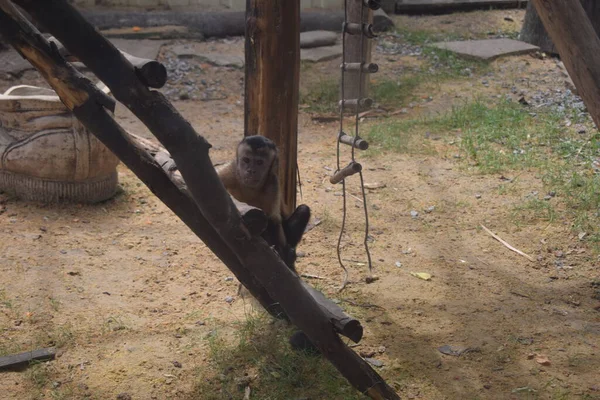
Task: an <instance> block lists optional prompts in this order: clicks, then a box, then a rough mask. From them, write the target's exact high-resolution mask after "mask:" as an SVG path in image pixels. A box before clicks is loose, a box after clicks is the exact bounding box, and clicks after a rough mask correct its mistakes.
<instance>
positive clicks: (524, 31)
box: [520, 0, 600, 54]
mask: <svg viewBox="0 0 600 400" xmlns="http://www.w3.org/2000/svg"><path fill="white" fill-rule="evenodd" d="M580 2H581V6H582V7H583V9H584V10H585V12H586V14H587V16H588V18H589V20H590V22H591V23H592V26H593V27H594V30H595V31H596V35H598V36H600V2H598V1H596V0H580ZM520 39H521V40H522V41H524V42H527V43H530V44H533V45H536V46H538V47H539V48H540V49H541V50H542V51H545V52H546V53H550V54H558V50H557V49H556V47H555V46H554V43H552V39H550V36H548V32H546V29H545V28H544V24H543V23H542V21H541V20H540V17H539V15H538V14H537V11H536V10H535V6H534V5H533V3H532V2H529V4H527V12H526V13H525V20H524V21H523V27H522V28H521V35H520Z"/></svg>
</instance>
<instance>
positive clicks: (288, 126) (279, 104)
mask: <svg viewBox="0 0 600 400" xmlns="http://www.w3.org/2000/svg"><path fill="white" fill-rule="evenodd" d="M245 51H246V79H245V86H246V87H245V99H244V107H245V112H244V135H245V136H247V135H257V134H258V135H263V136H266V137H268V138H269V139H271V140H273V142H275V144H276V145H277V147H278V149H279V176H280V181H279V185H280V187H281V190H282V193H283V196H282V202H283V211H284V213H285V214H286V215H289V214H291V213H292V212H293V211H294V209H295V208H296V160H297V148H298V96H299V88H300V85H299V79H300V2H299V1H289V0H287V1H286V0H247V2H246V50H245Z"/></svg>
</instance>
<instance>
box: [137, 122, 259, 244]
mask: <svg viewBox="0 0 600 400" xmlns="http://www.w3.org/2000/svg"><path fill="white" fill-rule="evenodd" d="M129 136H131V137H132V138H133V139H135V140H136V141H137V142H138V143H139V144H140V145H141V146H142V147H143V148H144V150H146V151H147V152H148V153H150V155H151V156H152V157H153V158H154V159H155V160H156V162H157V163H158V164H159V165H160V166H161V168H162V169H163V170H164V171H165V172H166V173H167V175H168V176H169V178H170V179H171V180H172V181H173V183H175V185H176V186H177V188H178V189H179V190H181V191H182V192H184V193H186V194H188V195H189V196H191V195H190V194H189V191H188V188H187V185H186V184H185V181H184V180H183V177H182V176H181V173H180V172H179V170H178V169H177V166H176V165H175V161H173V158H172V157H171V155H170V154H169V152H168V151H166V150H165V149H163V148H162V147H160V146H157V145H155V144H154V143H152V142H151V141H149V140H147V139H144V138H143V137H140V136H138V135H135V134H133V133H129ZM231 200H232V201H233V203H234V204H235V206H236V208H237V209H238V211H239V212H240V215H241V216H242V220H243V221H244V224H245V225H246V228H248V231H249V232H250V234H251V235H253V236H258V235H260V234H261V233H263V232H264V230H265V229H267V223H268V218H267V215H266V214H265V213H264V212H263V210H261V209H260V208H256V207H252V206H250V205H248V204H246V203H243V202H241V201H237V200H236V199H235V198H233V197H232V198H231Z"/></svg>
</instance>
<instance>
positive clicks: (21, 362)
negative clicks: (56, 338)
mask: <svg viewBox="0 0 600 400" xmlns="http://www.w3.org/2000/svg"><path fill="white" fill-rule="evenodd" d="M55 356H56V349H55V348H54V347H48V348H45V349H37V350H32V351H25V352H23V353H19V354H11V355H8V356H2V357H0V370H13V369H19V368H23V367H26V366H27V365H29V363H31V362H32V361H47V360H53V359H54V357H55Z"/></svg>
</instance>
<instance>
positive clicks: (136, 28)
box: [131, 26, 142, 32]
mask: <svg viewBox="0 0 600 400" xmlns="http://www.w3.org/2000/svg"><path fill="white" fill-rule="evenodd" d="M131 30H132V31H134V32H139V31H141V30H142V28H140V27H139V26H134V27H133V28H131Z"/></svg>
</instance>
